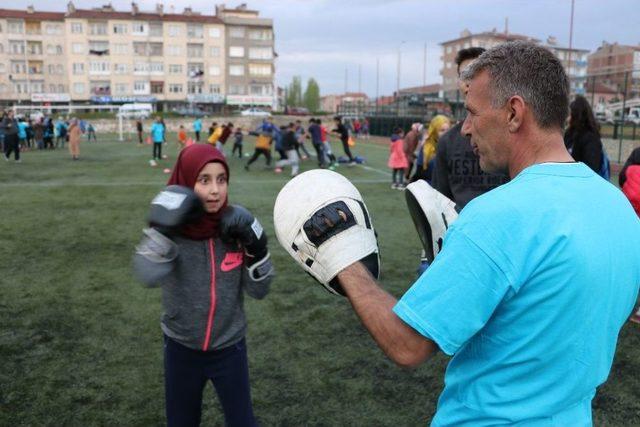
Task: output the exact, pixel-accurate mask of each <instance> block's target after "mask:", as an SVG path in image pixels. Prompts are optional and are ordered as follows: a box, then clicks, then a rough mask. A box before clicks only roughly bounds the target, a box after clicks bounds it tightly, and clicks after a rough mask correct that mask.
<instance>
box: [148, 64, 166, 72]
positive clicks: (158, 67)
mask: <svg viewBox="0 0 640 427" xmlns="http://www.w3.org/2000/svg"><path fill="white" fill-rule="evenodd" d="M149 71H150V72H151V74H163V73H164V64H163V63H162V62H151V63H149Z"/></svg>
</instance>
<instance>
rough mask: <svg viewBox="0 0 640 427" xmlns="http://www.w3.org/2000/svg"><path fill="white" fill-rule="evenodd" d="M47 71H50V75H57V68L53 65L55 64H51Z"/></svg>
mask: <svg viewBox="0 0 640 427" xmlns="http://www.w3.org/2000/svg"><path fill="white" fill-rule="evenodd" d="M47 69H48V70H49V74H55V73H56V66H55V65H53V64H49V66H48V67H47Z"/></svg>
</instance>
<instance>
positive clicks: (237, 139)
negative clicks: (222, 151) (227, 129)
mask: <svg viewBox="0 0 640 427" xmlns="http://www.w3.org/2000/svg"><path fill="white" fill-rule="evenodd" d="M243 138H244V136H243V135H242V128H240V127H239V128H237V129H236V131H235V132H234V133H233V150H232V151H231V157H233V155H234V154H235V153H236V150H238V158H239V159H241V158H242V139H243Z"/></svg>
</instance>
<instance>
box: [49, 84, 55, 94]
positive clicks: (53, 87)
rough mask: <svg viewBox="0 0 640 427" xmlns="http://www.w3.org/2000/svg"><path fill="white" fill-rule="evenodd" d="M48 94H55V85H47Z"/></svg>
mask: <svg viewBox="0 0 640 427" xmlns="http://www.w3.org/2000/svg"><path fill="white" fill-rule="evenodd" d="M49 93H56V85H49Z"/></svg>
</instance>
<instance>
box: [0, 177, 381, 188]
mask: <svg viewBox="0 0 640 427" xmlns="http://www.w3.org/2000/svg"><path fill="white" fill-rule="evenodd" d="M350 181H351V182H353V183H354V184H384V183H387V182H388V180H387V179H353V180H350ZM233 182H234V183H236V184H249V185H256V184H285V182H284V181H282V180H279V179H261V180H243V179H238V180H233ZM161 185H165V181H137V182H55V181H54V182H4V183H1V184H0V188H13V187H144V186H161Z"/></svg>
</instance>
